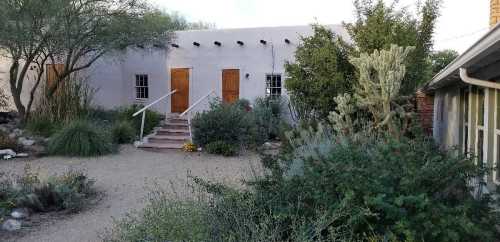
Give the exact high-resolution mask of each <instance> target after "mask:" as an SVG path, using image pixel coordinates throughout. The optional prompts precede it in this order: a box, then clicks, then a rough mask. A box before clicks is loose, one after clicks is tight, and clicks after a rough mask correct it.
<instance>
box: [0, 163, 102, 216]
mask: <svg viewBox="0 0 500 242" xmlns="http://www.w3.org/2000/svg"><path fill="white" fill-rule="evenodd" d="M0 185H1V186H0V210H2V211H4V215H5V214H6V212H9V211H10V209H12V208H14V207H25V208H29V209H31V210H33V211H35V212H50V211H58V210H67V211H69V212H76V211H78V210H80V209H82V208H83V207H84V206H85V205H86V203H87V202H88V201H89V199H90V198H91V197H92V196H93V195H95V194H96V191H95V189H94V186H93V185H94V180H91V179H89V178H88V177H87V175H86V174H85V173H83V172H81V171H68V172H66V173H64V174H63V175H61V176H50V177H48V178H47V179H46V180H41V179H40V178H39V175H38V173H36V172H32V171H31V169H30V167H29V166H26V167H25V173H24V175H22V176H20V177H17V178H16V177H13V176H7V175H5V174H2V175H0ZM1 215H2V214H0V218H1Z"/></svg>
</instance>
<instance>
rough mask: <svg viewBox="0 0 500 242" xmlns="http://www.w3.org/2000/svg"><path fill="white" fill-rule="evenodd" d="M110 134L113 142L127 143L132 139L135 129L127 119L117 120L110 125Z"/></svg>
mask: <svg viewBox="0 0 500 242" xmlns="http://www.w3.org/2000/svg"><path fill="white" fill-rule="evenodd" d="M111 136H112V137H113V142H114V143H115V144H129V143H132V142H133V141H134V138H135V130H134V127H132V125H131V124H130V122H128V121H119V122H118V123H115V124H114V125H113V127H111Z"/></svg>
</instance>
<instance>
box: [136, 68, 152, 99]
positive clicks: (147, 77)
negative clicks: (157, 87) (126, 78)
mask: <svg viewBox="0 0 500 242" xmlns="http://www.w3.org/2000/svg"><path fill="white" fill-rule="evenodd" d="M134 77H135V80H134V96H135V99H136V100H147V99H149V84H150V83H149V75H148V74H144V73H142V74H135V75H134ZM140 77H146V82H147V83H146V85H143V86H138V85H137V84H138V81H139V78H140ZM143 81H144V80H143ZM143 84H144V83H143ZM139 88H143V89H144V90H146V91H144V92H142V94H143V95H144V96H146V97H139V95H138V94H139V93H140V92H139V91H138V89H139ZM146 94H147V95H146Z"/></svg>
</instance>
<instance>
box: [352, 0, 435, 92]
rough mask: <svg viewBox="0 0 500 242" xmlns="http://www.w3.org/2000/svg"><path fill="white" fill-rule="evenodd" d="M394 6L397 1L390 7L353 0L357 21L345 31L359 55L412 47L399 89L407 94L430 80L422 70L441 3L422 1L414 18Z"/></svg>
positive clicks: (380, 2)
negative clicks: (405, 72) (392, 48)
mask: <svg viewBox="0 0 500 242" xmlns="http://www.w3.org/2000/svg"><path fill="white" fill-rule="evenodd" d="M397 3H398V1H397V0H394V1H393V2H392V4H390V5H387V4H385V3H384V1H383V0H355V2H354V5H355V8H356V18H357V20H356V22H355V23H351V24H345V27H346V28H347V30H348V32H349V34H350V35H351V37H352V38H353V40H354V42H355V43H356V46H357V47H358V50H359V52H365V53H372V52H373V51H375V50H384V49H389V48H390V47H391V45H392V44H396V45H398V46H414V47H415V50H414V51H413V52H412V53H411V54H410V56H408V58H407V60H406V63H405V64H406V66H407V67H408V70H407V75H406V76H405V78H404V79H403V82H402V89H401V91H402V93H403V94H409V93H413V92H414V91H415V90H416V88H417V87H418V86H419V85H421V84H422V83H424V82H426V81H427V80H428V79H429V78H430V77H429V75H428V73H427V72H426V71H425V70H427V68H428V61H427V58H428V57H429V55H430V53H431V51H432V46H433V41H432V37H433V34H434V28H435V25H436V20H437V18H438V16H439V9H440V4H441V0H425V2H424V3H423V4H422V5H419V6H418V14H417V16H415V15H413V14H411V13H409V12H408V11H407V10H406V9H396V4H397Z"/></svg>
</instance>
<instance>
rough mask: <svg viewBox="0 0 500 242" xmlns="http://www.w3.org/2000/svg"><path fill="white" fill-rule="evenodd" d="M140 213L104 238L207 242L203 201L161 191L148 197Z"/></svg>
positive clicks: (113, 241)
mask: <svg viewBox="0 0 500 242" xmlns="http://www.w3.org/2000/svg"><path fill="white" fill-rule="evenodd" d="M147 201H148V202H147V205H146V207H145V208H144V209H143V210H142V211H141V212H135V213H132V214H128V216H127V217H126V218H125V219H122V220H120V221H116V222H115V226H114V227H113V229H112V230H108V231H107V233H106V234H105V236H104V237H105V240H104V241H108V242H121V241H123V242H125V241H207V238H209V234H208V233H209V229H208V226H207V219H208V217H207V216H206V208H207V206H208V204H206V203H204V201H196V200H182V199H179V198H177V197H175V198H172V194H169V193H167V192H165V191H163V190H161V189H159V188H157V189H156V190H154V191H152V192H151V193H150V194H149V195H148V197H147Z"/></svg>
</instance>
